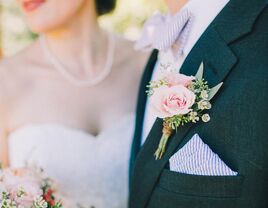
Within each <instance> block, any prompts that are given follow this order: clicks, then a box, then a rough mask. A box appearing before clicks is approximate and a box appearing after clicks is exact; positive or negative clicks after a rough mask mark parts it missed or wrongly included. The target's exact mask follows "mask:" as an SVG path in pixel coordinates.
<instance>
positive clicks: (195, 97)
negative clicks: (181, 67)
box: [147, 63, 223, 160]
mask: <svg viewBox="0 0 268 208" xmlns="http://www.w3.org/2000/svg"><path fill="white" fill-rule="evenodd" d="M203 72H204V64H203V63H201V65H200V67H199V69H198V72H197V74H196V75H195V76H186V75H184V74H180V73H178V72H174V71H173V72H168V71H165V72H163V73H162V76H161V78H160V79H159V80H156V81H151V82H150V83H149V85H148V90H147V94H148V96H150V97H151V106H150V107H151V110H152V111H153V112H154V114H155V116H156V117H158V118H162V119H163V121H164V122H163V130H162V133H163V134H162V137H161V140H160V142H159V146H158V148H157V150H156V152H155V154H154V156H155V159H156V160H158V159H161V158H162V156H163V154H164V153H165V150H166V146H167V142H168V140H169V138H170V136H171V135H172V133H173V132H174V131H177V130H178V128H179V127H180V126H183V125H184V124H186V123H190V122H192V123H196V122H198V121H200V120H202V121H203V122H209V121H210V116H209V114H208V112H207V111H208V110H210V109H211V108H212V105H211V103H210V100H211V99H212V98H213V97H214V96H215V95H216V93H217V92H218V91H219V89H220V88H221V86H222V84H223V83H220V84H218V85H217V86H215V87H213V88H210V87H209V85H208V82H207V81H206V80H205V79H204V78H203Z"/></svg>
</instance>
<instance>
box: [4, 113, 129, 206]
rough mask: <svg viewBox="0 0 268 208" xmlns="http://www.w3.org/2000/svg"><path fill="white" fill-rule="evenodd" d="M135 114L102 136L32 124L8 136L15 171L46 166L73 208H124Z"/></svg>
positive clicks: (72, 129) (46, 170)
mask: <svg viewBox="0 0 268 208" xmlns="http://www.w3.org/2000/svg"><path fill="white" fill-rule="evenodd" d="M133 129H134V113H133V114H131V115H127V116H125V117H124V118H122V119H121V120H119V121H115V124H114V125H113V126H111V127H110V128H107V129H105V130H104V131H102V132H101V133H100V134H99V135H98V136H93V135H90V134H89V133H86V132H84V131H83V130H79V129H74V128H68V127H65V126H63V125H59V124H53V123H48V124H30V125H26V126H24V127H22V128H20V129H17V130H16V131H14V132H12V133H11V134H10V136H9V153H10V164H11V167H23V166H25V164H26V163H28V164H35V165H38V166H39V167H42V168H43V169H44V170H45V172H46V173H47V174H48V175H49V176H51V177H52V178H53V179H55V180H56V181H57V182H58V184H59V190H61V191H62V192H63V193H64V194H65V195H66V197H67V198H68V199H69V200H70V201H72V203H73V204H74V205H73V207H83V208H126V207H127V199H128V166H129V158H130V148H131V140H132V135H133Z"/></svg>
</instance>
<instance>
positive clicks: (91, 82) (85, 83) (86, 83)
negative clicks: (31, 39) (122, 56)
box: [40, 33, 115, 87]
mask: <svg viewBox="0 0 268 208" xmlns="http://www.w3.org/2000/svg"><path fill="white" fill-rule="evenodd" d="M108 34H109V35H108V36H109V43H108V50H107V60H106V64H105V66H104V69H103V71H102V72H101V73H100V74H99V75H98V76H97V77H94V78H90V79H88V80H80V79H77V78H76V77H75V76H74V75H73V74H72V73H70V72H69V71H68V69H66V67H65V66H64V64H63V63H62V62H61V61H60V60H59V59H58V58H57V57H56V56H55V55H53V53H52V52H51V51H50V49H49V48H48V44H47V40H46V38H45V37H44V36H41V37H40V43H41V47H42V50H43V52H44V55H45V56H46V58H47V59H48V61H49V62H50V63H51V64H52V65H53V66H54V67H55V69H57V70H58V72H59V73H60V74H61V75H62V76H63V77H64V78H65V79H66V80H68V81H69V82H71V83H72V84H74V85H76V86H80V87H92V86H95V85H97V84H99V83H101V82H102V81H103V80H104V79H106V78H107V77H108V76H109V74H110V73H111V71H112V65H113V61H114V53H115V40H114V36H113V35H112V34H110V33H108Z"/></svg>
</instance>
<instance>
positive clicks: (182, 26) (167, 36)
mask: <svg viewBox="0 0 268 208" xmlns="http://www.w3.org/2000/svg"><path fill="white" fill-rule="evenodd" d="M192 20H193V16H192V14H191V12H190V11H189V10H188V9H183V10H182V11H180V12H178V13H177V14H175V15H174V16H172V15H170V14H168V15H162V14H160V13H159V12H158V13H156V14H154V15H153V16H152V17H151V18H149V19H148V20H147V21H146V23H145V24H144V27H143V29H142V33H141V38H140V39H139V40H138V41H137V43H136V46H135V47H136V49H138V50H146V49H148V50H150V49H158V50H160V51H167V50H168V49H170V48H172V49H173V52H175V53H183V49H184V46H185V43H186V41H187V38H188V36H189V32H190V29H191V25H192V24H191V23H192Z"/></svg>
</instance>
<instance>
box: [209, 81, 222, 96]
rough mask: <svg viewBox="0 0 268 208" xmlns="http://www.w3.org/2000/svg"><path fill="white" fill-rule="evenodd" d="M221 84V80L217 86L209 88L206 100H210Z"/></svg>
mask: <svg viewBox="0 0 268 208" xmlns="http://www.w3.org/2000/svg"><path fill="white" fill-rule="evenodd" d="M222 85H223V82H221V83H220V84H218V85H217V86H215V87H213V88H211V89H210V91H209V93H208V100H211V99H212V98H213V97H214V96H215V95H216V94H217V92H218V91H219V90H220V88H221V86H222Z"/></svg>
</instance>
